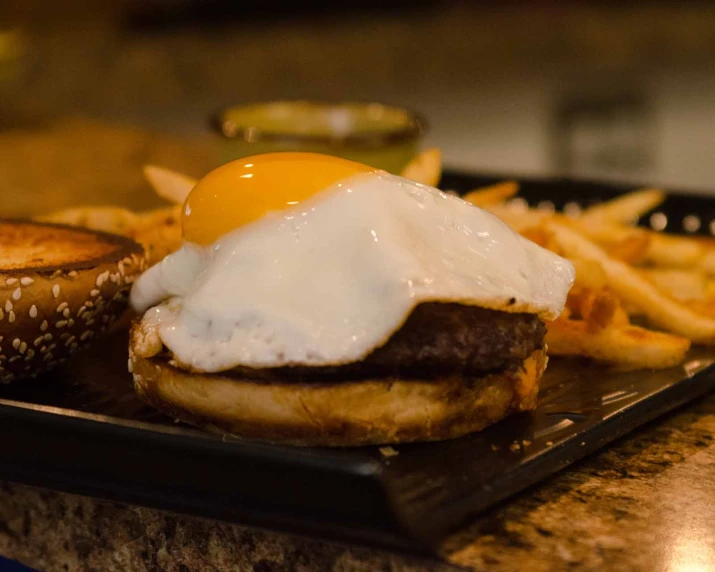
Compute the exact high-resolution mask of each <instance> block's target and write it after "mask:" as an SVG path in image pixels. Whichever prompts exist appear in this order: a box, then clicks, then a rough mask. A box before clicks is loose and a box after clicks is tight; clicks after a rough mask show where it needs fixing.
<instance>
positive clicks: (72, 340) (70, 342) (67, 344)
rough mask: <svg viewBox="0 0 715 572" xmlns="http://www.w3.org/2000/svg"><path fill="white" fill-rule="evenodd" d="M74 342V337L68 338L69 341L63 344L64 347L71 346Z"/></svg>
mask: <svg viewBox="0 0 715 572" xmlns="http://www.w3.org/2000/svg"><path fill="white" fill-rule="evenodd" d="M74 341H75V337H74V336H70V337H69V339H68V340H67V341H66V342H65V346H70V345H72V344H73V343H74Z"/></svg>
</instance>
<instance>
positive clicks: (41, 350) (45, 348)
mask: <svg viewBox="0 0 715 572" xmlns="http://www.w3.org/2000/svg"><path fill="white" fill-rule="evenodd" d="M46 351H47V346H42V347H41V348H40V353H41V354H44V353H45V352H46Z"/></svg>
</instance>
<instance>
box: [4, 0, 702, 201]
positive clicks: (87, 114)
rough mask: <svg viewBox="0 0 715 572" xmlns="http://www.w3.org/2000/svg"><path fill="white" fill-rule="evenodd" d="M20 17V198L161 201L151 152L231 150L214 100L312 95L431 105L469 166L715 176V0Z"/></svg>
mask: <svg viewBox="0 0 715 572" xmlns="http://www.w3.org/2000/svg"><path fill="white" fill-rule="evenodd" d="M0 25H1V28H0V30H1V32H0V157H2V160H0V185H2V187H0V188H2V193H3V196H6V195H8V194H10V193H12V195H13V197H14V200H13V201H12V206H11V207H6V210H7V209H8V208H9V209H10V211H11V212H9V214H23V213H25V212H27V211H29V210H30V209H35V210H36V209H37V207H36V205H35V206H33V205H34V203H33V201H35V200H42V201H43V205H44V206H46V207H47V208H56V207H58V206H62V205H65V204H71V203H72V202H76V201H84V202H94V203H101V202H118V203H121V204H126V205H128V206H144V205H145V204H146V201H151V199H150V198H147V188H146V186H145V184H144V183H143V181H142V180H141V173H140V172H139V170H140V167H141V165H142V164H143V163H144V162H155V163H159V164H164V165H166V166H169V167H173V168H176V169H179V170H182V171H184V172H187V173H189V174H191V175H194V176H200V175H201V174H203V173H204V172H205V171H206V170H207V169H209V168H211V167H212V166H214V165H215V163H216V160H217V159H216V157H217V155H216V149H215V147H216V145H217V140H218V136H217V135H216V134H215V133H213V132H212V131H211V129H210V127H209V122H208V117H209V115H210V113H211V112H213V111H215V110H216V109H217V108H219V107H221V106H225V105H227V104H236V103H242V102H253V101H261V100H271V99H293V98H320V99H339V100H345V99H347V100H374V101H380V102H384V103H391V104H397V105H401V106H405V107H408V108H411V109H415V110H417V111H419V112H421V113H422V114H423V115H424V116H426V118H427V120H428V122H429V125H430V130H429V134H428V138H427V141H426V143H427V144H430V145H437V146H439V147H441V149H442V150H443V153H444V157H445V162H446V164H447V165H448V166H451V167H458V168H462V169H467V170H472V171H479V172H496V173H509V174H528V175H553V174H558V175H569V176H576V177H589V178H598V179H613V180H619V181H637V182H646V183H655V184H660V185H665V186H668V187H673V188H676V189H695V190H699V191H703V192H707V191H714V192H715V160H713V155H714V150H715V3H711V2H689V1H679V2H645V1H642V2H633V1H625V0H624V1H621V2H588V3H586V2H568V1H566V0H561V1H559V0H550V1H548V0H541V1H532V2H528V3H527V2H496V1H494V2H487V1H481V2H477V1H474V2H466V1H463V2H458V1H448V0H442V1H438V0H432V1H429V0H422V1H411V2H406V1H398V0H381V1H374V0H362V1H357V0H349V1H341V2H335V1H333V2H320V1H311V0H303V1H301V2H287V1H261V2H257V1H255V0H254V1H253V2H245V1H239V0H233V1H230V0H203V1H201V0H112V1H107V2H100V1H88V0H52V1H51V0H24V1H22V2H7V1H6V2H1V3H0ZM38 197H39V199H38Z"/></svg>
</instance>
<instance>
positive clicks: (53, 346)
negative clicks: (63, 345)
mask: <svg viewBox="0 0 715 572" xmlns="http://www.w3.org/2000/svg"><path fill="white" fill-rule="evenodd" d="M56 347H57V344H50V345H49V346H48V347H47V351H48V352H51V351H52V350H54V349H55V348H56Z"/></svg>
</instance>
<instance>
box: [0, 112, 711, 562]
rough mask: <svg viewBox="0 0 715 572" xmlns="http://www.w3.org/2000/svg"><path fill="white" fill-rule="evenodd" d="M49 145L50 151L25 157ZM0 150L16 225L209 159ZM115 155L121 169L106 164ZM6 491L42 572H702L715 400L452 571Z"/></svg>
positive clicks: (83, 124) (51, 495)
mask: <svg viewBox="0 0 715 572" xmlns="http://www.w3.org/2000/svg"><path fill="white" fill-rule="evenodd" d="M78 137H79V138H81V140H82V141H93V142H95V143H96V142H101V145H102V146H103V148H104V150H103V153H104V155H105V157H104V158H103V159H102V160H100V161H87V160H86V157H87V153H88V147H87V146H82V145H71V144H67V143H68V142H70V141H75V142H76V141H77V140H78ZM43 146H45V147H44V148H45V149H52V150H53V152H52V153H49V152H45V153H35V152H33V149H34V150H35V151H36V150H38V149H42V148H43ZM94 148H96V145H95V146H94V147H89V149H94ZM0 152H1V153H2V154H3V156H4V157H5V161H4V162H3V166H2V169H0V184H2V185H4V187H5V188H8V186H13V187H17V186H18V185H24V186H23V187H22V188H23V189H24V190H25V193H15V194H14V195H13V196H14V197H15V198H13V200H10V201H8V200H6V201H5V203H4V209H5V213H6V214H13V215H19V214H27V213H28V212H29V210H30V209H31V208H33V207H32V206H31V205H32V201H33V200H35V201H37V202H36V204H35V207H34V208H35V209H37V208H49V207H52V208H58V207H61V206H67V205H70V204H76V203H78V202H88V201H90V202H112V201H116V202H119V203H120V204H126V205H128V206H133V207H138V206H144V205H147V204H154V203H155V202H156V201H157V199H155V198H154V197H153V196H152V195H151V193H150V192H149V191H148V188H147V186H146V184H145V183H143V182H142V181H141V178H140V177H139V176H138V175H137V173H138V171H139V169H140V167H141V165H142V164H144V163H146V162H158V163H161V164H165V165H168V166H173V167H175V168H181V167H184V169H185V170H186V171H188V172H189V173H191V174H192V175H196V176H198V175H201V174H202V173H203V172H205V171H206V170H207V169H208V168H210V166H212V165H213V164H214V163H215V161H216V160H217V159H216V154H215V149H214V148H213V147H212V145H211V144H210V142H207V141H204V140H201V139H199V140H195V139H193V140H182V139H178V138H166V137H161V136H155V135H151V134H149V133H146V132H144V131H141V130H138V129H129V128H123V127H117V126H113V125H106V124H103V123H94V122H87V121H69V122H67V121H65V122H62V123H60V124H57V125H52V126H50V127H48V128H43V129H41V130H32V129H31V130H14V131H6V132H5V133H3V134H2V135H0ZM112 156H114V157H115V158H118V159H115V160H110V159H107V158H106V157H112ZM43 160H44V162H42V161H43ZM67 165H72V166H73V170H71V171H70V172H69V173H68V170H67V168H66V167H67ZM33 169H34V170H35V171H42V173H43V174H42V175H38V174H37V173H33V172H32V170H33ZM24 173H27V176H25V175H23V174H24ZM3 179H4V180H3ZM49 183H52V184H49ZM27 193H29V194H30V198H28V197H27V196H26V194H27ZM6 196H9V195H6ZM30 199H32V200H30ZM38 199H39V200H38ZM0 486H2V495H0V554H2V555H5V556H8V557H10V558H14V559H17V560H20V561H21V562H23V563H26V564H28V565H29V566H32V567H34V568H37V569H39V570H47V571H54V570H81V571H83V570H103V571H108V570H135V571H142V570H169V571H186V570H192V571H194V570H196V571H210V570H239V571H243V570H256V571H259V572H268V571H277V570H303V571H307V570H335V571H362V570H365V571H379V570H390V571H415V572H417V571H426V570H449V569H454V566H461V567H466V568H470V569H476V570H486V569H489V570H516V569H527V568H528V569H529V570H534V571H538V570H564V569H571V568H577V569H579V570H603V569H608V570H644V571H645V570H648V571H650V570H672V571H681V572H685V571H690V570H706V569H713V568H714V567H715V540H713V539H715V503H713V502H712V499H713V494H715V394H711V395H709V396H707V397H705V398H702V399H700V400H699V401H697V402H694V403H691V404H689V405H688V406H686V407H682V408H680V409H679V410H677V411H676V412H673V413H671V414H669V415H668V416H665V417H663V418H661V419H658V420H656V421H654V422H652V423H650V424H649V425H647V426H645V427H643V428H641V429H639V430H638V431H636V432H634V433H632V434H630V435H629V436H627V437H625V438H623V439H621V440H620V441H618V442H617V443H615V444H612V445H611V446H609V447H608V448H606V449H604V450H603V451H601V452H599V453H596V454H594V455H591V456H590V457H588V458H587V459H585V460H583V461H581V462H579V463H577V464H575V465H573V466H571V467H569V468H568V469H566V470H564V471H562V472H561V473H559V474H557V475H556V476H554V477H552V478H551V479H549V480H547V481H545V482H543V483H541V484H540V485H538V486H535V487H533V488H531V489H529V490H528V491H526V492H524V493H522V494H520V495H518V496H516V497H514V498H512V499H510V500H508V501H506V502H504V503H502V504H501V505H500V506H499V507H497V508H495V509H493V510H490V511H488V512H486V513H485V514H483V515H481V516H480V517H479V518H478V519H477V520H476V521H475V522H474V523H473V524H472V525H471V526H469V527H468V528H466V529H464V530H461V531H459V532H458V533H456V534H455V535H454V536H453V537H452V538H450V539H449V540H448V541H447V542H446V544H445V548H444V558H445V560H446V561H448V562H450V563H451V565H449V564H437V563H435V562H427V561H424V560H418V559H414V558H409V557H405V556H401V555H394V554H387V553H383V552H379V551H376V550H369V549H365V548H359V547H350V546H342V545H336V544H331V543H324V542H321V541H318V540H312V539H304V538H296V537H291V536H287V535H284V534H279V533H273V532H266V531H259V530H255V529H251V528H246V527H242V526H237V525H231V524H225V523H218V522H212V521H207V520H202V519H198V518H193V517H187V516H180V515H173V514H168V513H164V512H160V511H156V510H149V509H145V508H140V507H136V506H129V505H123V504H118V503H113V502H107V501H100V500H93V499H89V498H84V497H80V496H76V495H72V494H66V493H60V492H55V491H50V490H44V489H38V488H33V487H29V486H25V485H18V484H11V483H3V484H2V485H0Z"/></svg>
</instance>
